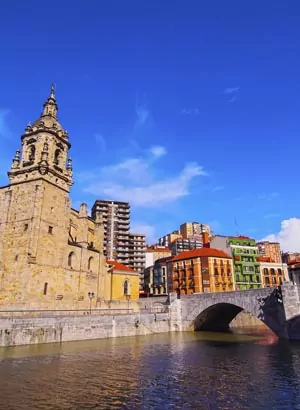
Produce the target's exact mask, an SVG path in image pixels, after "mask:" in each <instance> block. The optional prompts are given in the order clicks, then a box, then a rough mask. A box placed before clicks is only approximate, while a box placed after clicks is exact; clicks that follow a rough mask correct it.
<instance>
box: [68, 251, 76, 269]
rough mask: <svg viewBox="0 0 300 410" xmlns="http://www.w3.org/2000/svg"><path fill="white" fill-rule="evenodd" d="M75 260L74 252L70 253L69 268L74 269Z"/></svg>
mask: <svg viewBox="0 0 300 410" xmlns="http://www.w3.org/2000/svg"><path fill="white" fill-rule="evenodd" d="M74 259H75V253H74V252H71V253H69V256H68V266H69V267H70V268H73V264H74Z"/></svg>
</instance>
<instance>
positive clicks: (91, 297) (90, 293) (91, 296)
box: [88, 292, 95, 315]
mask: <svg viewBox="0 0 300 410" xmlns="http://www.w3.org/2000/svg"><path fill="white" fill-rule="evenodd" d="M88 296H89V298H90V315H91V314H92V299H94V296H95V293H94V292H89V293H88Z"/></svg>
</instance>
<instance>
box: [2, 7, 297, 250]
mask: <svg viewBox="0 0 300 410" xmlns="http://www.w3.org/2000/svg"><path fill="white" fill-rule="evenodd" d="M0 15H1V17H0V35H1V44H0V51H1V64H0V75H1V77H0V78H1V87H0V184H1V185H3V184H6V182H7V177H6V174H5V173H6V171H7V169H8V167H9V165H10V161H11V158H12V157H13V155H14V152H15V150H16V148H18V147H19V145H20V142H19V137H20V135H21V133H22V131H23V129H24V127H25V126H26V124H27V122H28V121H29V120H30V121H33V120H34V119H35V118H36V117H38V116H39V114H40V112H41V106H42V103H43V102H44V100H45V98H46V97H47V95H48V93H49V88H50V84H51V82H55V84H56V90H57V99H58V103H59V117H60V120H61V122H62V124H63V126H64V127H65V128H66V129H67V130H68V131H69V135H70V140H71V142H72V153H71V155H72V158H73V164H74V171H75V185H74V187H73V189H72V199H73V204H74V205H75V206H77V205H78V204H79V202H81V201H86V202H88V204H89V206H91V205H92V204H93V202H94V200H95V199H97V198H105V199H120V200H128V201H129V202H130V203H131V204H132V222H133V228H134V229H137V230H144V231H145V232H147V233H148V234H149V239H150V240H152V239H153V238H155V237H158V236H160V235H162V234H164V233H167V232H169V231H172V230H174V229H176V228H177V227H178V226H179V225H180V223H182V222H184V221H199V222H203V223H211V224H212V227H213V229H214V231H216V232H218V233H221V234H235V233H236V231H238V232H240V233H242V234H245V235H250V236H253V237H255V238H257V239H260V238H263V237H266V236H267V235H273V236H271V239H278V240H280V241H281V242H282V244H283V246H284V247H285V248H289V249H291V248H292V247H295V248H300V220H299V219H298V217H299V199H300V191H299V189H298V187H299V169H298V168H299V165H298V164H299V160H298V157H299V148H300V115H299V114H300V104H299V94H300V78H299V77H300V74H299V73H300V58H299V54H300V24H299V21H300V20H299V19H300V3H299V1H297V0H295V1H292V0H290V1H289V0H264V1H261V0H260V1H258V0H253V1H251V2H250V1H240V0H239V1H230V0H229V1H226V2H225V1H224V0H218V1H217V0H215V1H210V2H204V1H199V0H198V1H197V0H195V1H192V0H191V1H189V0H185V1H176V0H175V1H174V0H173V1H171V0H164V1H161V0H160V1H158V0H153V1H151V2H146V1H144V2H143V1H135V0H132V1H131V0H128V1H125V0H119V1H115V0H110V1H109V2H107V1H102V0H88V1H82V0H80V1H78V0H75V1H74V0H73V1H67V0H65V1H60V2H58V1H57V0H52V1H51V2H50V3H44V4H43V3H41V2H40V1H33V0H28V1H27V2H26V4H25V3H24V2H23V1H21V0H15V1H14V2H10V3H9V2H4V3H3V5H1V12H0ZM291 218H293V219H291ZM235 220H236V222H237V227H236V226H235ZM295 241H296V242H297V244H296V245H295V246H294V242H295ZM299 250H300V249H299Z"/></svg>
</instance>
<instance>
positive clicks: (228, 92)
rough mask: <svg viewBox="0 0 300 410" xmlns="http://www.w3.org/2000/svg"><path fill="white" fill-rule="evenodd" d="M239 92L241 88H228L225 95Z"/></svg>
mask: <svg viewBox="0 0 300 410" xmlns="http://www.w3.org/2000/svg"><path fill="white" fill-rule="evenodd" d="M238 91H240V87H228V88H225V90H224V94H233V93H237V92H238Z"/></svg>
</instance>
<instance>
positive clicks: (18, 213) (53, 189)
mask: <svg viewBox="0 0 300 410" xmlns="http://www.w3.org/2000/svg"><path fill="white" fill-rule="evenodd" d="M57 110H58V106H57V102H56V98H55V90H54V86H53V85H52V87H51V92H50V95H49V97H48V98H47V100H46V101H45V103H44V105H43V112H42V114H41V115H40V117H39V118H38V119H37V120H36V121H35V122H34V123H33V124H32V125H31V124H28V125H27V127H26V129H25V133H24V134H23V135H22V136H21V144H22V149H21V150H17V152H16V155H15V157H14V158H13V161H12V165H11V168H10V170H9V172H8V177H9V181H10V183H9V184H8V185H7V186H4V187H0V307H1V305H2V304H5V305H6V306H10V307H11V308H15V307H20V306H21V307H22V308H23V307H26V306H31V307H34V306H35V305H34V302H32V303H31V301H34V300H37V297H38V298H39V297H42V296H43V295H44V294H43V289H44V286H45V287H47V286H48V285H47V283H48V282H49V283H50V281H51V282H52V283H53V281H54V279H55V280H58V278H60V277H61V276H62V275H63V272H64V270H63V266H65V260H66V258H67V256H66V253H67V250H66V246H67V244H68V238H69V225H70V211H71V203H70V198H69V191H70V188H71V186H72V184H73V179H72V161H71V158H70V157H69V149H70V147H71V145H70V142H69V138H68V133H67V131H65V130H64V129H63V128H62V126H61V124H60V123H59V121H58V118H57ZM45 289H46V288H45ZM45 292H47V291H45ZM37 293H38V294H37ZM39 306H40V305H39Z"/></svg>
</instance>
